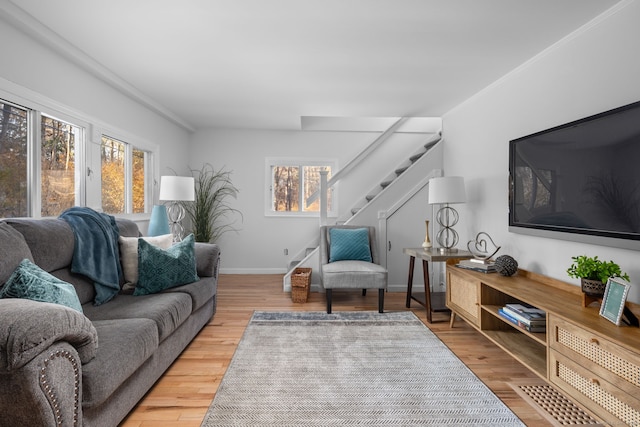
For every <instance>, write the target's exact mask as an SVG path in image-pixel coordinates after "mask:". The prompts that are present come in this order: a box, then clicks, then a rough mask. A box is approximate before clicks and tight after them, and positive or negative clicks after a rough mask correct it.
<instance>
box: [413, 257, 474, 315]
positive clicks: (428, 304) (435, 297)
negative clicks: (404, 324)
mask: <svg viewBox="0 0 640 427" xmlns="http://www.w3.org/2000/svg"><path fill="white" fill-rule="evenodd" d="M402 253H404V254H406V255H409V278H408V281H407V304H406V305H407V308H410V307H411V300H412V299H413V300H414V301H416V302H418V303H419V304H420V305H422V306H423V307H425V308H426V309H427V321H428V322H429V323H432V321H431V319H432V318H431V313H433V312H436V311H449V309H448V308H447V307H446V306H445V292H433V293H432V292H431V286H430V284H429V262H446V261H447V260H449V259H452V258H459V259H469V258H473V254H472V253H471V252H468V251H461V250H458V251H456V252H440V250H439V249H435V248H430V249H424V248H404V249H402ZM416 258H420V259H421V260H422V273H423V276H424V301H422V300H421V299H418V298H417V297H416V296H414V295H413V293H412V288H413V270H414V268H415V263H416Z"/></svg>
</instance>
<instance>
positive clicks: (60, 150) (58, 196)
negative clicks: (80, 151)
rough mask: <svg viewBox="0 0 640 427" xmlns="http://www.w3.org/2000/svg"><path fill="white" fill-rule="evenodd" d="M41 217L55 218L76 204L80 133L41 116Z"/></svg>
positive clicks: (70, 125) (65, 124)
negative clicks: (76, 156)
mask: <svg viewBox="0 0 640 427" xmlns="http://www.w3.org/2000/svg"><path fill="white" fill-rule="evenodd" d="M40 135H41V139H42V142H41V144H40V151H41V153H40V174H41V185H40V191H41V201H42V202H41V207H40V210H41V215H42V216H43V217H45V216H58V215H60V214H61V213H62V212H64V211H65V210H66V209H68V208H70V207H73V206H76V205H78V204H80V203H79V200H77V196H79V194H78V193H79V191H78V190H77V189H76V182H77V181H78V179H77V177H76V159H75V155H76V145H77V144H80V143H81V141H82V138H83V130H82V129H81V128H80V127H78V126H74V125H72V124H70V123H66V122H63V121H61V120H57V119H54V118H52V117H48V116H45V115H44V114H43V115H42V116H41V119H40Z"/></svg>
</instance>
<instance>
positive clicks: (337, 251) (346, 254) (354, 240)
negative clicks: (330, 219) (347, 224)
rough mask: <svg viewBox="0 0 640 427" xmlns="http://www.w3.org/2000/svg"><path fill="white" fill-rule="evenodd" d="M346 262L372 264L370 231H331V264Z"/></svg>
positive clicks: (363, 229) (358, 229) (343, 229)
mask: <svg viewBox="0 0 640 427" xmlns="http://www.w3.org/2000/svg"><path fill="white" fill-rule="evenodd" d="M344 260H353V261H366V262H371V247H370V246H369V230H368V229H366V228H330V229H329V262H335V261H344Z"/></svg>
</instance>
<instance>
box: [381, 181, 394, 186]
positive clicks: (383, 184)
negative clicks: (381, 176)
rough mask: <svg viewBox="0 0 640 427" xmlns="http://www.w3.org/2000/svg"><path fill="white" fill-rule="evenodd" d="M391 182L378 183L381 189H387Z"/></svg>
mask: <svg viewBox="0 0 640 427" xmlns="http://www.w3.org/2000/svg"><path fill="white" fill-rule="evenodd" d="M392 182H393V180H390V181H382V182H381V183H380V187H382V188H387V187H388V186H389V184H391V183H392Z"/></svg>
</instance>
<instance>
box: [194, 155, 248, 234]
mask: <svg viewBox="0 0 640 427" xmlns="http://www.w3.org/2000/svg"><path fill="white" fill-rule="evenodd" d="M191 174H192V175H193V177H194V179H195V201H193V202H182V206H183V207H184V209H185V211H186V216H187V218H189V221H190V223H191V232H192V233H193V235H194V237H195V239H196V242H210V243H214V242H216V241H217V240H218V239H219V238H220V237H221V236H222V235H223V234H224V233H226V232H227V231H237V229H236V228H235V227H233V224H234V223H235V221H233V220H231V217H232V216H234V215H235V214H239V215H240V216H241V217H242V213H241V212H240V211H239V210H237V209H235V208H232V207H231V206H229V204H228V198H229V197H233V198H236V197H237V195H238V189H237V188H236V187H235V186H234V185H233V183H232V182H231V171H227V170H224V168H223V169H220V170H218V171H216V170H215V169H214V168H213V166H211V165H210V164H208V163H207V164H205V165H204V166H202V168H201V169H200V170H197V169H191Z"/></svg>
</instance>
